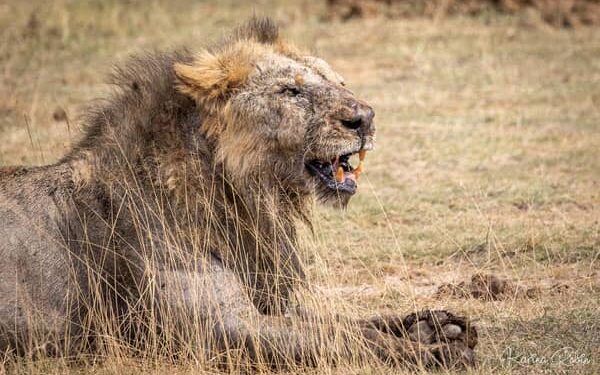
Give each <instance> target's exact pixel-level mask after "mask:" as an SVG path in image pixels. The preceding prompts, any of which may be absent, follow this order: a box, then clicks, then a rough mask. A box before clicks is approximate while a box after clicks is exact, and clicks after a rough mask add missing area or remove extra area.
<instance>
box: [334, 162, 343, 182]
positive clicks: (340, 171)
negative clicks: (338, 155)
mask: <svg viewBox="0 0 600 375" xmlns="http://www.w3.org/2000/svg"><path fill="white" fill-rule="evenodd" d="M335 180H336V181H337V182H339V183H342V182H344V168H342V167H341V166H340V167H338V169H337V171H336V173H335Z"/></svg>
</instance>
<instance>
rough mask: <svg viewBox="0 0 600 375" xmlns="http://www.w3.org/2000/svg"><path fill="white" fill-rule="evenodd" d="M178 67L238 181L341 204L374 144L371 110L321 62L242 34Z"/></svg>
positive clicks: (184, 89) (353, 188)
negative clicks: (353, 159) (352, 160)
mask: <svg viewBox="0 0 600 375" xmlns="http://www.w3.org/2000/svg"><path fill="white" fill-rule="evenodd" d="M175 69H176V73H177V76H178V78H179V79H180V84H181V86H180V89H181V91H182V92H184V93H187V94H188V95H190V96H192V97H193V98H195V99H196V101H197V102H199V104H200V108H202V110H203V111H204V112H205V116H203V117H204V118H205V119H206V121H205V123H204V124H203V125H202V126H203V130H204V134H205V135H206V136H208V137H210V138H213V139H214V140H215V143H216V145H217V148H216V152H217V155H216V156H217V159H218V160H219V161H221V162H222V163H223V165H224V167H225V170H226V173H227V175H228V176H229V177H230V179H231V180H232V182H233V183H234V184H236V185H238V187H240V188H245V186H243V185H244V184H248V183H250V182H252V183H255V184H256V183H257V184H258V185H259V186H261V185H262V186H266V187H267V188H269V189H270V190H272V189H276V190H277V189H278V190H279V191H280V193H278V195H282V194H283V195H289V196H294V197H298V196H307V195H309V194H313V195H315V196H316V197H317V198H318V200H319V201H321V202H323V203H328V204H333V205H335V206H342V207H343V206H346V204H347V203H348V200H349V199H350V197H351V196H352V195H354V194H355V193H356V189H357V180H358V177H359V174H360V172H361V171H362V159H364V155H365V154H366V151H368V150H371V149H372V148H373V143H374V134H375V128H374V126H373V117H374V112H373V110H372V108H371V107H370V106H369V105H368V104H366V103H365V102H363V101H361V100H359V99H357V98H356V96H355V95H354V94H353V93H352V92H351V91H350V90H348V89H346V88H345V87H344V83H343V80H342V79H341V77H340V76H339V74H337V73H335V72H334V71H333V70H332V69H331V67H329V65H328V64H327V63H326V62H324V61H323V60H320V59H318V58H315V57H312V56H304V55H300V54H299V53H298V52H296V51H295V50H291V49H290V48H289V47H282V45H281V44H276V45H275V44H273V45H271V44H264V43H257V42H255V41H241V42H237V43H235V44H233V45H228V46H226V47H224V48H223V49H222V50H219V51H217V52H210V53H209V52H204V53H201V54H200V55H198V57H197V58H196V60H195V61H194V62H192V64H191V65H182V64H179V65H177V66H176V67H175ZM355 154H359V155H360V164H359V166H355V167H353V166H352V164H351V163H350V157H351V156H352V155H355ZM260 188H262V187H260Z"/></svg>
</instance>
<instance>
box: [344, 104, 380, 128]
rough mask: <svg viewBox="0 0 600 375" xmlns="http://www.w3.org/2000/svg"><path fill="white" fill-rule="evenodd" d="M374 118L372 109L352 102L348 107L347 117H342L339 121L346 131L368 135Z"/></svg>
mask: <svg viewBox="0 0 600 375" xmlns="http://www.w3.org/2000/svg"><path fill="white" fill-rule="evenodd" d="M374 117H375V112H374V111H373V108H371V107H370V106H368V105H366V104H364V103H360V102H354V103H353V104H352V105H351V106H350V111H349V115H346V116H342V118H340V120H339V121H340V123H341V124H342V125H343V126H344V127H345V128H347V129H350V130H356V131H357V132H358V133H359V134H370V133H371V132H372V128H373V118H374Z"/></svg>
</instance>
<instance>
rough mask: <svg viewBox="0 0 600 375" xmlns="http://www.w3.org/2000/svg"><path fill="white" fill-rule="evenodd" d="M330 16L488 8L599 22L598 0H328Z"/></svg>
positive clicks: (571, 23)
mask: <svg viewBox="0 0 600 375" xmlns="http://www.w3.org/2000/svg"><path fill="white" fill-rule="evenodd" d="M327 9H328V18H329V19H342V20H348V19H351V18H364V17H373V16H376V15H380V14H381V15H385V16H389V17H393V18H396V17H414V16H426V17H431V18H435V19H439V18H441V17H445V16H448V15H454V14H466V15H473V16H477V15H480V14H483V13H485V12H489V11H499V12H502V13H509V14H524V15H526V16H527V18H537V19H541V20H543V21H544V22H546V23H548V24H551V25H554V26H558V27H575V26H580V25H598V24H600V1H598V0H327Z"/></svg>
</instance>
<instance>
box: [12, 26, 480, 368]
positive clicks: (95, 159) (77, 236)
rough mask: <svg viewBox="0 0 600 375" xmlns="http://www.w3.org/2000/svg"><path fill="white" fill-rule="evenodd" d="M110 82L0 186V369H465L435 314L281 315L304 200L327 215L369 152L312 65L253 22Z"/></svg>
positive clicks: (367, 135)
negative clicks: (368, 363)
mask: <svg viewBox="0 0 600 375" xmlns="http://www.w3.org/2000/svg"><path fill="white" fill-rule="evenodd" d="M114 79H115V84H116V91H115V92H114V93H113V94H112V96H111V97H110V98H109V99H107V100H105V101H103V102H100V103H96V104H94V105H93V106H92V107H91V108H89V109H88V110H87V115H86V117H85V118H84V120H83V122H84V124H85V126H86V131H85V135H84V137H83V138H82V140H81V141H80V142H79V143H78V144H77V145H76V146H75V147H74V148H73V149H72V150H71V151H70V152H69V153H68V154H67V155H66V156H65V157H64V158H62V159H61V160H60V161H59V162H58V163H56V164H53V165H48V166H42V167H32V168H19V167H17V168H10V169H9V168H7V169H4V170H3V171H1V172H0V237H1V238H2V241H1V242H0V351H2V352H5V353H7V352H10V353H14V354H17V355H19V354H21V355H22V354H27V353H32V352H39V351H41V352H43V353H46V354H54V355H58V354H64V353H72V352H74V351H76V352H80V351H82V350H100V349H103V348H106V347H107V346H108V344H109V343H110V342H111V338H113V339H114V340H113V342H121V343H122V342H126V343H127V345H130V347H133V348H140V350H142V349H143V348H149V347H155V348H159V350H162V349H160V348H165V347H169V348H171V349H173V350H172V351H171V352H170V353H171V354H176V355H177V356H180V355H183V354H185V355H196V354H197V353H198V352H202V353H204V352H206V353H212V354H215V353H226V354H227V355H229V356H233V355H234V354H233V353H237V354H235V355H239V356H240V358H245V359H246V360H247V362H248V363H252V364H257V363H264V364H267V365H269V366H272V367H275V368H281V367H286V366H290V365H301V366H302V365H315V364H318V363H319V360H320V358H327V359H326V361H327V362H330V363H331V362H337V361H338V360H339V359H340V357H347V358H367V357H368V356H369V355H374V356H377V357H379V358H381V359H382V360H383V361H385V362H386V363H391V364H410V363H412V364H417V365H418V366H433V365H443V366H454V365H456V364H459V365H465V364H466V365H471V364H473V362H474V353H473V350H472V349H473V348H474V346H475V344H476V332H475V329H474V328H473V327H471V326H470V325H469V324H468V321H467V320H466V319H462V318H459V317H456V316H454V315H452V314H450V313H447V312H443V311H424V312H421V313H418V314H411V315H409V316H408V317H406V318H404V319H401V318H398V317H394V316H389V317H378V318H374V319H369V320H361V321H352V320H351V319H345V318H341V317H338V318H337V319H336V322H331V321H329V322H327V321H326V320H325V319H321V318H314V316H316V315H315V314H308V315H307V314H302V315H300V314H296V315H294V314H291V310H292V309H290V306H289V304H290V303H289V301H290V297H291V295H292V292H293V290H294V288H296V287H297V286H298V285H299V284H300V283H302V282H303V280H304V272H303V267H302V262H301V260H300V257H299V256H298V243H297V241H296V224H297V223H298V222H301V221H305V222H307V221H308V209H307V208H308V207H309V205H310V200H311V199H312V197H314V196H316V197H317V198H318V200H320V201H322V202H330V203H333V204H335V205H338V206H345V205H346V204H347V202H348V200H349V198H350V197H351V196H352V195H353V194H354V193H355V191H356V187H357V184H356V177H357V175H358V170H357V169H355V168H353V167H352V166H351V165H350V163H349V161H348V159H349V156H350V155H353V154H356V153H360V154H361V156H364V153H365V151H366V150H370V149H371V148H372V147H373V137H374V132H375V128H374V126H373V116H374V114H373V110H372V109H371V107H370V106H369V105H367V104H366V103H365V102H363V101H361V100H359V99H357V98H356V97H355V96H354V94H353V93H352V92H351V91H349V90H348V89H347V88H345V87H344V83H343V81H342V79H341V77H340V76H339V75H338V74H337V73H335V72H334V71H333V70H332V69H331V68H330V67H329V65H327V63H325V62H324V61H323V60H320V59H318V58H315V57H311V56H306V55H303V54H302V53H300V52H299V51H298V50H296V49H295V48H293V47H292V46H290V45H289V44H286V43H284V42H283V41H282V40H281V39H280V37H279V34H278V30H277V27H276V26H274V24H273V23H272V22H271V21H270V20H268V19H253V20H251V21H249V22H248V23H247V24H246V25H245V26H243V27H240V28H238V29H237V30H236V31H235V32H234V33H233V34H232V35H231V36H230V37H228V38H226V39H224V40H222V41H221V42H220V43H218V44H215V45H213V46H211V47H208V48H206V49H204V50H203V51H202V52H200V53H198V54H194V55H193V54H190V53H188V52H186V51H183V52H177V53H169V54H150V55H147V56H143V57H140V58H136V59H133V60H132V61H131V62H130V63H129V64H127V65H125V66H124V67H122V68H118V69H116V73H115V75H114ZM311 316H313V317H312V318H311ZM342 322H344V324H341V323H342ZM152 345H154V346H152ZM334 352H335V353H334ZM158 353H159V354H160V353H161V352H160V351H159V352H158ZM211 358H215V357H214V356H213V357H211Z"/></svg>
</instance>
